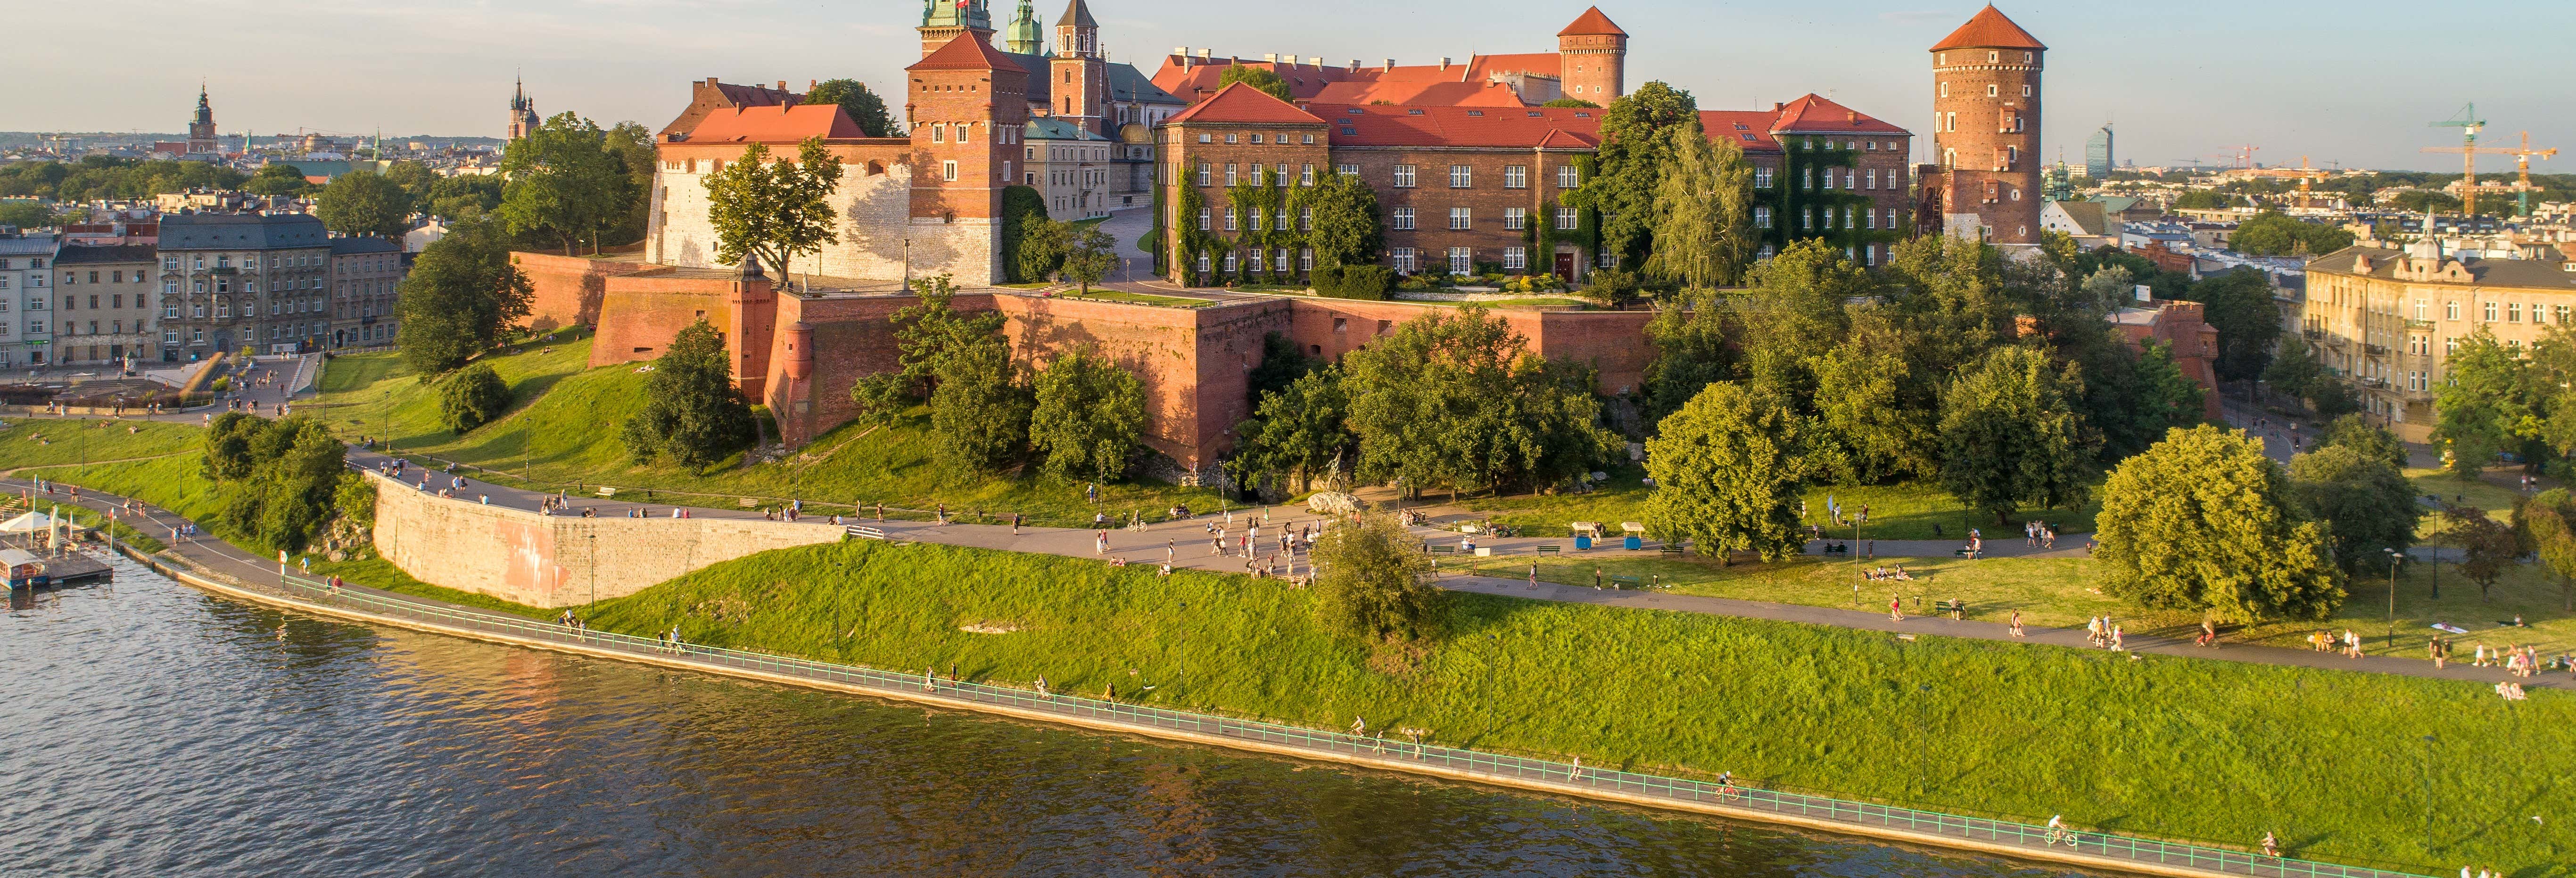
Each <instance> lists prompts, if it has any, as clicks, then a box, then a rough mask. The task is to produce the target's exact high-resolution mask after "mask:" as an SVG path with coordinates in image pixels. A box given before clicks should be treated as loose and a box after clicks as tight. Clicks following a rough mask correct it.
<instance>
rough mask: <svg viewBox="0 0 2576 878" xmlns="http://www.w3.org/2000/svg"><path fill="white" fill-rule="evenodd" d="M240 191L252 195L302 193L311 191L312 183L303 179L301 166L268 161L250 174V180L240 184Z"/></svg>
mask: <svg viewBox="0 0 2576 878" xmlns="http://www.w3.org/2000/svg"><path fill="white" fill-rule="evenodd" d="M242 191H244V192H248V193H250V194H252V195H302V194H305V193H307V192H311V191H313V183H312V182H311V181H309V180H306V179H304V170H303V169H302V168H298V167H296V166H294V165H290V164H287V163H285V162H269V163H268V164H265V165H261V166H260V168H259V173H256V174H252V175H251V178H250V180H249V181H248V182H245V183H243V184H242Z"/></svg>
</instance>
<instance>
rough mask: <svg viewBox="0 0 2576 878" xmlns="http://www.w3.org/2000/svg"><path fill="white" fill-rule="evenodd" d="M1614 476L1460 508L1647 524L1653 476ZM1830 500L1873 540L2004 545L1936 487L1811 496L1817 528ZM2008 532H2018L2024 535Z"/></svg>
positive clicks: (1534, 525) (1469, 499) (1562, 524)
mask: <svg viewBox="0 0 2576 878" xmlns="http://www.w3.org/2000/svg"><path fill="white" fill-rule="evenodd" d="M1606 472H1608V473H1609V475H1610V480H1609V482H1607V483H1606V485H1605V486H1604V487H1602V488H1601V489H1599V490H1595V491H1593V492H1592V493H1589V494H1555V495H1539V494H1516V495H1508V496H1502V497H1477V496H1466V497H1460V498H1458V499H1457V500H1456V501H1455V502H1456V503H1457V505H1459V506H1463V507H1465V508H1467V509H1468V510H1470V511H1474V512H1479V513H1491V514H1492V515H1493V517H1494V520H1495V521H1498V522H1501V523H1504V524H1508V525H1512V526H1514V527H1521V528H1527V529H1529V532H1530V533H1533V534H1541V535H1546V534H1561V533H1565V532H1566V525H1567V524H1569V523H1571V522H1577V521H1600V522H1610V523H1612V524H1613V525H1614V526H1615V524H1616V523H1617V522H1622V521H1640V522H1642V521H1645V520H1646V498H1647V497H1649V496H1651V495H1652V494H1653V493H1654V492H1653V490H1652V489H1650V488H1647V487H1646V486H1645V484H1644V482H1643V479H1644V478H1645V475H1646V470H1645V468H1644V467H1641V466H1636V465H1633V464H1631V465H1623V466H1620V467H1618V468H1616V469H1612V470H1606ZM1430 498H1431V499H1435V500H1436V499H1438V495H1430ZM1828 499H1831V500H1833V501H1835V502H1838V503H1840V504H1842V508H1843V515H1844V520H1845V521H1849V520H1850V519H1851V517H1852V516H1853V515H1854V514H1856V513H1857V512H1858V511H1859V510H1860V509H1861V507H1863V506H1866V507H1868V508H1869V525H1868V526H1867V527H1866V528H1864V529H1863V530H1862V532H1861V536H1862V537H1863V538H1865V539H1873V540H1929V539H1957V540H1959V541H1961V542H1962V543H1965V542H1966V540H1967V533H1966V530H1965V528H1966V527H1968V526H1970V525H1974V526H1976V527H1978V528H1982V529H1983V530H1984V531H1985V532H1986V533H1987V534H1988V535H1989V537H1990V538H1996V539H2000V538H2001V537H1999V536H1995V534H1996V533H1997V531H1998V530H1999V529H1998V528H1997V526H1996V525H1995V522H1994V519H1993V517H1992V516H1988V515H1985V514H1983V513H1971V512H1969V511H1967V510H1966V509H1964V508H1961V507H1960V506H1959V503H1958V501H1956V500H1953V499H1951V498H1950V495H1949V494H1948V493H1947V492H1945V491H1942V490H1941V489H1940V488H1939V487H1938V486H1935V485H1931V484H1925V483H1908V484H1902V485H1865V486H1861V487H1850V486H1841V485H1826V486H1822V487H1817V488H1814V489H1811V490H1809V491H1808V492H1807V516H1808V520H1809V521H1812V522H1816V523H1818V524H1825V523H1827V522H1828V521H1829V519H1828V518H1827V517H1826V513H1825V509H1826V501H1827V500H1828ZM2100 510H2101V505H2100V504H2099V503H2094V504H2090V505H2087V506H2085V507H2084V508H2083V509H2079V510H2074V511H2071V512H2070V511H2066V510H2031V511H2027V512H2024V513H2022V514H2020V515H2018V516H2016V517H2015V519H2014V520H2015V521H2019V520H2021V519H2023V518H2028V517H2032V516H2037V517H2039V518H2041V519H2043V520H2046V521H2049V522H2052V523H2055V524H2057V525H2058V529H2057V532H2058V533H2059V534H2074V533H2086V532H2090V531H2091V530H2093V514H2094V513H2095V512H2098V511H2100ZM1828 526H1829V527H1830V525H1828ZM1936 527H1937V528H1939V530H1938V531H1937V532H1936V531H1935V530H1934V528H1936ZM2000 530H2001V531H2004V532H2006V533H2012V532H2018V528H2017V527H2003V528H2000ZM1833 532H1834V535H1836V536H1839V537H1849V536H1851V532H1850V530H1849V529H1848V525H1846V526H1845V527H1842V528H1833Z"/></svg>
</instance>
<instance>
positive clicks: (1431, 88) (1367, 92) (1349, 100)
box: [1308, 82, 1527, 107]
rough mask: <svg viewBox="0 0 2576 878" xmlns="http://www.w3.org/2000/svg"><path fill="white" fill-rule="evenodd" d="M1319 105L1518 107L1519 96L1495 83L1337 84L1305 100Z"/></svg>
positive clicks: (1508, 87) (1520, 104)
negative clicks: (1383, 103)
mask: <svg viewBox="0 0 2576 878" xmlns="http://www.w3.org/2000/svg"><path fill="white" fill-rule="evenodd" d="M1308 100H1309V101H1311V102H1313V103H1318V104H1374V103H1377V102H1379V101H1386V102H1388V103H1391V104H1403V105H1406V106H1416V107H1423V106H1437V107H1520V106H1526V105H1527V102H1526V101H1523V100H1521V96H1520V93H1519V92H1515V91H1513V90H1512V89H1511V87H1510V86H1506V85H1503V84H1502V83H1498V82H1336V83H1332V84H1330V85H1326V86H1324V87H1323V88H1322V89H1319V90H1317V91H1316V92H1315V96H1314V97H1312V98H1309V99H1308Z"/></svg>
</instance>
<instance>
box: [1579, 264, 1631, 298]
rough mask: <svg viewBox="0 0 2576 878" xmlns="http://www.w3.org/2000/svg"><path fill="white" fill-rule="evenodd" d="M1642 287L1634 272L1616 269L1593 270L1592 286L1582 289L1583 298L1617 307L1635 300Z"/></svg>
mask: <svg viewBox="0 0 2576 878" xmlns="http://www.w3.org/2000/svg"><path fill="white" fill-rule="evenodd" d="M1644 286H1645V285H1644V284H1643V283H1642V282H1640V281H1639V280H1638V279H1637V273H1636V272H1633V271H1623V270H1620V269H1616V268H1602V269H1595V270H1593V272H1592V285H1591V286H1587V287H1584V288H1583V297H1584V298H1587V299H1591V300H1592V301H1595V302H1599V303H1601V304H1604V305H1617V304H1619V303H1621V302H1625V301H1628V300H1629V299H1633V298H1636V297H1637V291H1638V290H1640V289H1643V288H1644Z"/></svg>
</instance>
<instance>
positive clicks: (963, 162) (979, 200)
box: [904, 30, 1029, 282]
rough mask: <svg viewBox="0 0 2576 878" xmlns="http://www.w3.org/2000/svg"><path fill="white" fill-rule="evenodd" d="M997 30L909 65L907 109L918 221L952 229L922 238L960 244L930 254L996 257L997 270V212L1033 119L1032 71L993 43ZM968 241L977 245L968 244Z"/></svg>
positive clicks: (972, 259)
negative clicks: (1021, 140)
mask: <svg viewBox="0 0 2576 878" xmlns="http://www.w3.org/2000/svg"><path fill="white" fill-rule="evenodd" d="M991 37H992V32H991V31H978V30H968V31H965V32H963V33H961V34H959V35H958V36H957V38H956V39H953V40H950V41H948V45H945V46H941V47H940V48H939V50H938V51H935V52H932V53H930V56H929V57H926V58H923V59H921V60H920V61H916V62H914V63H913V65H912V66H911V67H907V68H904V72H905V74H906V75H905V77H904V80H905V83H904V84H905V98H906V99H905V101H904V116H905V118H906V119H907V120H908V121H909V122H910V124H911V126H912V149H911V152H912V156H911V162H910V163H911V165H912V212H911V214H912V215H911V221H912V222H913V224H914V225H915V226H919V225H922V224H935V225H939V226H945V227H948V230H949V233H948V234H944V235H943V234H937V233H932V232H929V231H927V230H924V231H922V232H920V233H918V234H915V235H913V236H912V237H913V238H914V239H915V246H916V247H919V246H921V242H922V241H924V240H928V239H933V238H938V239H942V240H945V241H946V242H947V243H945V244H939V245H934V246H937V247H943V248H946V249H950V250H955V251H957V252H954V253H947V254H930V255H931V258H932V259H933V260H934V261H944V262H949V263H952V264H963V263H989V268H990V270H991V271H992V272H996V274H994V275H993V276H997V277H998V276H999V275H998V272H999V271H1000V268H1001V261H1000V260H1001V250H1000V248H999V247H998V246H995V245H994V244H993V242H994V240H995V239H997V238H998V231H999V225H998V223H997V222H996V221H995V219H994V218H995V217H996V216H999V215H1000V213H1001V205H1002V189H1003V187H1006V186H1008V185H1010V183H1011V181H1012V176H1013V167H1012V166H1013V165H1014V164H1015V162H1014V159H1017V158H1018V157H1019V149H1020V148H1019V147H1018V146H1016V145H1015V144H1016V143H1017V142H1018V139H1019V136H1020V133H1021V128H1022V127H1023V126H1025V125H1027V124H1028V121H1029V103H1028V88H1029V84H1028V80H1029V74H1028V71H1027V70H1024V69H1022V68H1021V67H1020V65H1019V64H1018V62H1015V61H1013V60H1011V56H1009V55H1005V54H1003V53H1002V50H1000V49H996V48H993V44H992V42H991ZM966 242H973V243H972V247H973V248H974V249H975V250H976V251H977V252H974V253H967V252H964V251H965V249H967V247H968V246H969V245H968V243H966ZM914 255H915V256H916V257H919V256H922V255H923V254H918V253H916V254H914ZM968 277H969V279H970V282H971V281H972V280H973V279H975V276H974V275H968Z"/></svg>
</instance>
